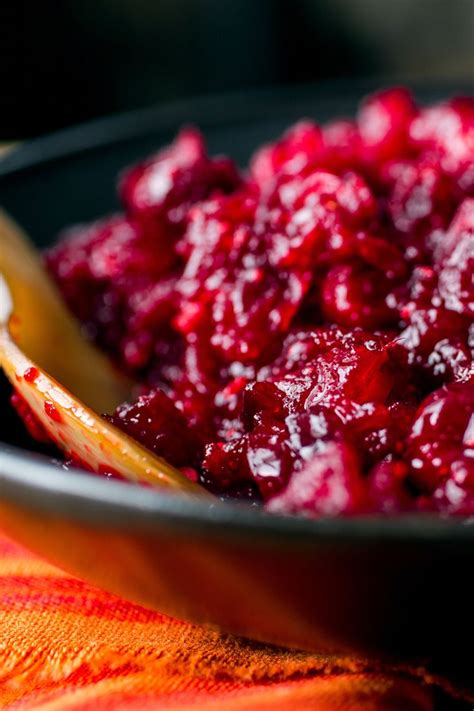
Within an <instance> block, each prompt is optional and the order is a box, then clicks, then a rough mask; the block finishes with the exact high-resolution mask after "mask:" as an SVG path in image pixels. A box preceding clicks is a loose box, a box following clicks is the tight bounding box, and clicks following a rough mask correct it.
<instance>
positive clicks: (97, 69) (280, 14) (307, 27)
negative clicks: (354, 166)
mask: <svg viewBox="0 0 474 711" xmlns="http://www.w3.org/2000/svg"><path fill="white" fill-rule="evenodd" d="M374 75H380V76H381V77H382V81H384V82H385V83H387V82H390V80H391V79H394V80H396V78H397V77H409V78H412V79H419V78H438V77H441V78H445V79H459V80H464V84H466V80H467V79H469V78H472V77H473V75H474V1H473V0H293V1H292V0H56V1H55V2H52V1H51V0H30V1H27V0H16V1H15V2H14V1H13V0H0V96H1V100H0V140H6V139H15V138H22V137H28V136H33V135H37V134H41V133H44V132H47V131H50V130H53V129H55V128H58V127H60V126H65V125H68V124H71V123H77V122H79V121H83V120H85V119H89V118H92V117H94V116H98V115H103V114H107V113H110V112H113V111H117V110H125V109H130V108H135V107H139V106H145V105H149V104H154V103H160V102H165V101H169V100H172V99H176V98H182V97H189V96H194V95H198V94H207V93H215V92H219V91H224V90H233V89H241V88H245V87H251V86H252V87H255V86H259V85H268V84H273V83H286V84H287V83H299V82H304V81H315V80H319V79H326V80H330V79H333V78H336V77H349V78H350V77H367V76H369V77H370V76H374Z"/></svg>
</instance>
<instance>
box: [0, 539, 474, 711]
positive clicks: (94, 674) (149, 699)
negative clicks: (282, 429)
mask: <svg viewBox="0 0 474 711" xmlns="http://www.w3.org/2000/svg"><path fill="white" fill-rule="evenodd" d="M427 681H429V680H427V679H426V678H422V674H421V672H419V671H418V676H417V672H416V670H414V671H413V675H411V676H410V674H408V673H406V671H405V672H404V673H402V672H399V671H398V672H397V671H393V670H390V671H388V670H384V669H383V668H377V666H376V665H375V666H374V665H373V664H372V665H371V666H369V665H368V664H367V663H363V662H361V661H357V660H354V659H350V658H343V657H326V656H323V655H317V654H307V653H303V652H295V651H288V650H282V649H277V648H274V647H271V646H266V645H261V644H256V643H252V642H250V641H247V640H241V639H237V638H235V637H231V636H229V635H224V634H220V633H218V632H217V631H215V630H210V629H206V628H202V627H198V626H195V625H191V624H188V623H184V622H179V621H177V620H174V619H171V618H169V617H166V616H164V615H161V614H159V613H157V612H152V611H149V610H146V609H144V608H142V607H140V606H138V605H135V604H133V603H130V602H126V601H124V600H121V599H119V598H117V597H116V596H114V595H111V594H108V593H106V592H104V591H101V590H98V589H96V588H94V587H92V586H90V585H88V584H86V583H85V582H82V581H80V580H78V579H76V578H73V577H71V576H69V575H67V574H66V573H63V572H62V571H60V570H58V569H57V568H54V567H53V566H51V565H49V564H48V563H46V562H44V561H43V560H41V559H39V558H37V557H36V556H34V555H32V554H31V553H28V552H27V551H25V550H24V549H23V548H21V547H19V546H17V545H16V544H14V543H13V542H12V541H10V540H9V539H7V538H4V537H2V536H0V708H1V709H28V710H30V709H35V710H40V709H41V711H68V710H71V711H72V710H74V711H85V710H86V709H94V710H97V711H112V710H113V711H115V710H117V711H122V710H124V711H125V710H126V711H135V709H136V710H137V711H147V710H148V709H170V710H171V709H173V710H174V711H188V709H189V711H191V710H193V711H204V710H205V709H206V710H207V709H209V711H220V710H221V709H222V710H223V711H226V710H229V711H266V710H267V709H272V711H283V710H286V709H288V710H291V711H309V710H312V711H434V709H445V708H448V706H449V708H453V709H454V708H455V709H458V708H459V709H464V708H466V709H467V708H471V705H465V703H464V702H462V701H452V700H450V697H449V695H447V694H445V692H443V691H440V690H439V689H437V687H436V686H435V685H434V686H433V685H430V684H428V683H426V682H427Z"/></svg>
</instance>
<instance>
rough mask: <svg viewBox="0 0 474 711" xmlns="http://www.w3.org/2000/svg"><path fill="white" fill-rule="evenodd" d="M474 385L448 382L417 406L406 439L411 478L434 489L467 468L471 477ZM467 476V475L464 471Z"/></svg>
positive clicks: (473, 470) (425, 486)
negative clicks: (416, 411) (415, 414)
mask: <svg viewBox="0 0 474 711" xmlns="http://www.w3.org/2000/svg"><path fill="white" fill-rule="evenodd" d="M473 453H474V384H466V383H451V384H450V385H444V386H443V387H441V388H439V390H436V391H435V392H434V393H432V394H431V395H429V396H428V397H427V398H426V399H425V400H424V401H423V402H422V404H421V405H420V407H419V410H418V413H417V416H416V418H415V420H414V422H413V426H412V430H411V433H410V435H409V438H408V448H407V461H408V462H409V465H410V469H411V478H412V480H413V481H414V483H415V484H416V485H417V486H418V487H419V488H420V490H422V491H426V492H434V491H435V490H436V489H437V488H438V487H439V486H441V485H442V484H443V483H444V482H446V481H447V480H449V479H451V478H453V477H454V480H456V476H458V478H459V471H460V470H462V471H467V472H470V473H472V475H473V476H474V456H473ZM466 476H467V474H466Z"/></svg>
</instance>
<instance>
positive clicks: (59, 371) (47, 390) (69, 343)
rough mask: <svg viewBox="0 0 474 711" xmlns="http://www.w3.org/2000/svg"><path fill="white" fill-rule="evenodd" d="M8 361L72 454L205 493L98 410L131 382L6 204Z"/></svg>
mask: <svg viewBox="0 0 474 711" xmlns="http://www.w3.org/2000/svg"><path fill="white" fill-rule="evenodd" d="M0 367H2V368H3V370H4V371H5V374H6V375H7V377H8V379H9V380H10V382H11V383H12V385H13V386H14V388H15V389H16V391H17V392H18V393H19V394H20V395H21V396H22V397H23V398H24V400H25V401H26V402H27V404H28V405H29V406H30V408H31V409H32V411H33V412H34V414H35V415H36V417H37V418H38V420H39V421H40V422H41V424H42V425H43V427H44V429H45V430H46V432H47V434H48V435H49V436H50V437H51V438H52V440H53V441H54V442H55V443H56V444H57V446H58V447H59V448H60V449H62V450H63V451H64V452H66V454H67V455H68V456H72V457H73V458H74V459H75V460H79V461H82V462H84V463H85V464H86V465H87V466H88V467H89V468H91V469H92V470H93V471H96V472H98V473H104V472H110V471H112V472H115V473H118V474H120V475H121V476H123V477H125V478H127V479H130V480H132V481H138V482H146V483H148V484H154V485H158V486H163V487H168V488H171V489H178V490H181V491H184V492H189V493H194V494H200V495H205V493H206V492H205V491H204V490H203V489H201V487H199V486H198V485H196V484H194V483H193V482H191V481H190V480H189V479H187V478H186V477H185V476H184V475H183V474H182V473H181V472H180V471H179V470H178V469H176V468H174V467H173V466H171V465H170V464H168V463H167V462H166V461H165V460H164V459H161V457H157V456H155V455H154V454H152V453H151V452H150V451H149V450H147V449H146V448H144V447H142V446H141V445H139V444H138V443H137V442H135V440H133V439H132V438H130V437H128V436H127V435H125V434H124V433H123V432H121V431H120V430H119V429H117V428H116V427H114V426H113V425H111V424H110V423H109V422H107V421H106V420H104V419H103V418H102V417H101V416H100V415H99V414H97V413H98V412H111V411H112V410H113V409H114V408H115V407H116V406H117V405H118V404H119V403H120V402H123V401H124V400H126V399H127V398H128V397H129V396H130V392H131V383H129V382H127V381H126V380H125V379H123V378H122V377H121V376H120V375H118V374H117V373H116V372H115V371H114V369H113V368H112V366H111V365H110V364H109V362H108V360H107V359H106V358H105V356H103V355H102V354H101V353H99V352H98V351H96V349H95V348H94V347H93V346H92V345H91V344H90V343H88V342H87V341H86V340H85V339H84V338H83V336H82V334H81V332H80V328H79V325H78V324H77V322H76V321H75V320H74V319H73V317H72V316H71V315H70V314H69V312H68V311H67V309H66V307H65V306H64V304H63V302H62V300H61V297H60V296H59V294H58V292H57V291H56V289H55V287H54V285H53V283H52V282H51V281H50V280H49V277H48V275H47V274H46V272H45V271H44V269H43V267H42V265H41V261H40V258H39V256H38V255H37V253H36V251H35V249H34V247H33V246H32V245H31V244H30V243H29V241H28V239H27V238H26V236H25V235H24V234H23V233H22V232H21V230H20V229H19V228H18V227H17V226H16V225H15V224H14V223H13V222H12V220H11V219H10V218H8V217H7V216H6V215H5V214H4V213H2V212H0ZM73 392H74V393H77V395H78V397H76V396H75V395H73V394H72V393H73Z"/></svg>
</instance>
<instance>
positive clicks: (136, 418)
mask: <svg viewBox="0 0 474 711" xmlns="http://www.w3.org/2000/svg"><path fill="white" fill-rule="evenodd" d="M110 421H111V422H112V424H114V425H115V426H116V427H118V428H119V429H121V430H123V431H124V432H126V433H127V434H129V435H131V436H132V437H134V438H135V439H136V440H137V441H138V442H140V444H143V445H145V447H148V449H151V451H152V452H154V453H155V454H158V455H159V456H160V457H163V458H164V459H167V460H168V461H169V462H171V464H174V465H175V466H177V467H185V466H191V467H192V466H193V464H198V463H199V461H200V460H199V454H200V449H201V443H200V441H199V437H198V436H197V435H196V434H195V432H194V431H193V430H192V429H191V428H190V427H189V425H188V423H187V422H186V419H185V418H184V416H183V415H182V413H181V412H179V410H177V409H176V407H175V406H174V404H173V403H172V402H171V400H170V399H169V398H168V397H167V396H166V395H165V394H164V393H163V392H161V391H160V390H152V391H151V392H150V393H148V394H147V395H141V396H140V397H139V398H138V400H136V401H135V402H133V403H131V404H128V403H126V404H124V405H120V407H118V408H117V410H116V412H115V413H114V415H113V416H112V417H110Z"/></svg>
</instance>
